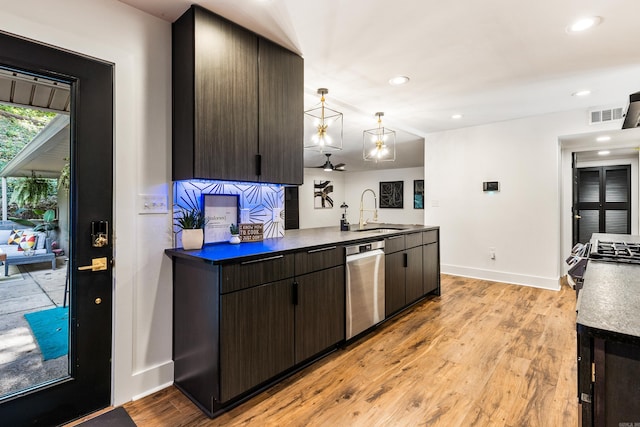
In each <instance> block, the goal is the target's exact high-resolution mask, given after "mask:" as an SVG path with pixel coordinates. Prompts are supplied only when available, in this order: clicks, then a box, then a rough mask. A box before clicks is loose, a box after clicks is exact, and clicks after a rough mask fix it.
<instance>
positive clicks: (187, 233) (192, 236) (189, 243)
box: [182, 228, 204, 251]
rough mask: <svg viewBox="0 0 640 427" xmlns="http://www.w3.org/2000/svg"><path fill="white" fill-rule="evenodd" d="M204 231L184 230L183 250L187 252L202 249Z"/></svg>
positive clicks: (197, 229)
mask: <svg viewBox="0 0 640 427" xmlns="http://www.w3.org/2000/svg"><path fill="white" fill-rule="evenodd" d="M203 241H204V230H202V228H193V229H184V230H182V248H183V249H184V250H186V251H190V250H193V249H200V248H202V242H203Z"/></svg>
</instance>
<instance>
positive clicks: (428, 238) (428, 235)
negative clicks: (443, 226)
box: [422, 230, 438, 245]
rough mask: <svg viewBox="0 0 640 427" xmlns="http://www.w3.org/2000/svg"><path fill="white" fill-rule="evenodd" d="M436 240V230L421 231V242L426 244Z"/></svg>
mask: <svg viewBox="0 0 640 427" xmlns="http://www.w3.org/2000/svg"><path fill="white" fill-rule="evenodd" d="M437 241H438V230H431V231H423V232H422V243H423V244H425V245H427V244H429V243H436V242H437Z"/></svg>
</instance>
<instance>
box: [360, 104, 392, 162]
mask: <svg viewBox="0 0 640 427" xmlns="http://www.w3.org/2000/svg"><path fill="white" fill-rule="evenodd" d="M382 116H384V113H376V117H378V127H377V128H375V129H368V130H365V131H364V132H363V133H362V158H363V159H364V160H366V161H369V162H376V163H377V162H393V161H394V160H395V159H396V132H395V131H394V130H391V129H388V128H385V127H383V126H382Z"/></svg>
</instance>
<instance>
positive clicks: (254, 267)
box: [220, 254, 294, 294]
mask: <svg viewBox="0 0 640 427" xmlns="http://www.w3.org/2000/svg"><path fill="white" fill-rule="evenodd" d="M293 265H294V257H293V254H286V255H284V254H276V255H272V256H265V257H264V258H258V259H253V260H250V261H244V262H240V263H237V264H230V265H224V266H222V273H221V275H222V287H221V291H220V292H221V293H223V294H225V293H228V292H233V291H239V290H241V289H246V288H250V287H252V286H257V285H261V284H263V283H270V282H275V281H277V280H282V279H286V278H288V277H293V273H294V270H293Z"/></svg>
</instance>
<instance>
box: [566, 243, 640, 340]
mask: <svg viewBox="0 0 640 427" xmlns="http://www.w3.org/2000/svg"><path fill="white" fill-rule="evenodd" d="M594 236H595V235H594ZM618 237H619V236H616V238H618ZM636 239H637V236H636ZM577 311H578V317H577V320H576V322H577V324H578V331H579V332H584V333H588V334H590V335H592V336H596V337H601V338H606V339H613V340H616V341H622V342H634V343H638V344H640V265H633V264H619V263H610V262H601V261H595V260H590V261H589V264H588V265H587V270H586V272H585V275H584V287H583V288H582V290H581V291H580V295H579V297H578V304H577Z"/></svg>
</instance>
